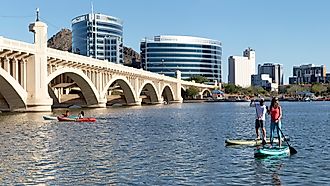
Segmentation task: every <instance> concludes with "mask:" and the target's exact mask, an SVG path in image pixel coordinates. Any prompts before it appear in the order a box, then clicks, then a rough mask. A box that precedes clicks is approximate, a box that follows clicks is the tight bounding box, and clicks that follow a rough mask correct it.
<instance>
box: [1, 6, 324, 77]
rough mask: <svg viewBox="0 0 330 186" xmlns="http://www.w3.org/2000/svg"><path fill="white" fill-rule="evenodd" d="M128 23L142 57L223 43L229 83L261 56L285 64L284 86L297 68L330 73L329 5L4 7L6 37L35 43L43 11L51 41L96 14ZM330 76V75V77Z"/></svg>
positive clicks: (127, 34)
mask: <svg viewBox="0 0 330 186" xmlns="http://www.w3.org/2000/svg"><path fill="white" fill-rule="evenodd" d="M91 4H93V9H94V12H95V13H103V14H106V15H111V16H114V17H118V18H120V19H122V20H123V22H124V25H123V26H124V45H125V46H128V47H132V48H133V49H134V50H135V51H137V52H139V51H140V49H139V42H140V41H141V40H142V39H143V38H145V37H148V38H152V37H153V36H155V35H188V36H197V37H204V38H209V39H215V40H219V41H221V43H222V50H223V55H222V76H223V82H227V80H228V78H227V77H228V57H229V56H231V55H239V56H241V55H242V52H243V51H244V49H246V48H247V47H251V48H253V49H254V50H255V51H256V64H263V63H266V62H272V63H280V64H283V68H284V82H285V83H288V78H289V77H290V76H292V67H293V66H294V65H296V66H297V65H301V64H310V63H313V64H315V65H326V67H329V68H330V60H329V57H328V56H327V55H328V53H330V21H329V20H330V11H329V9H330V1H328V0H314V1H311V0H276V1H266V0H249V1H248V0H94V1H91V0H56V1H50V0H48V1H47V0H24V1H21V0H10V1H3V2H1V7H0V25H1V27H0V36H3V37H6V38H10V39H15V40H20V41H25V42H30V43H32V42H33V34H32V33H30V32H29V31H28V25H29V23H31V22H33V21H34V20H35V10H36V8H39V9H40V18H41V21H43V22H45V23H46V24H47V25H48V37H49V38H50V37H51V36H53V35H54V34H56V33H57V32H58V31H59V30H61V28H70V29H71V19H72V18H74V17H76V16H79V15H83V14H86V13H90V12H91V9H92V8H91ZM328 72H329V71H328Z"/></svg>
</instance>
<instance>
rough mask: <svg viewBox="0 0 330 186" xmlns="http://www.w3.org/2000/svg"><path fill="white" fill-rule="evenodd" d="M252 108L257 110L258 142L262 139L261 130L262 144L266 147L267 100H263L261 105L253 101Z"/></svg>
mask: <svg viewBox="0 0 330 186" xmlns="http://www.w3.org/2000/svg"><path fill="white" fill-rule="evenodd" d="M250 106H251V107H255V108H256V122H255V130H256V134H257V140H258V139H260V135H259V128H261V130H262V144H263V145H264V144H266V129H265V120H266V113H267V110H268V109H267V107H266V105H265V100H264V99H263V98H261V99H260V100H259V103H255V102H254V101H251V103H250Z"/></svg>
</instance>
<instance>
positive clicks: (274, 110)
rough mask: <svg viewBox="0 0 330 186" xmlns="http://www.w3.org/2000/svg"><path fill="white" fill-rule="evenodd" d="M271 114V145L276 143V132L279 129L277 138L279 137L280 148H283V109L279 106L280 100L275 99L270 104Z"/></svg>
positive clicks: (269, 112)
mask: <svg viewBox="0 0 330 186" xmlns="http://www.w3.org/2000/svg"><path fill="white" fill-rule="evenodd" d="M268 114H270V145H271V146H273V141H274V131H275V128H276V129H277V137H278V146H279V147H281V144H282V140H281V133H280V129H281V118H282V108H281V106H280V104H279V101H278V98H277V97H274V98H273V99H272V102H271V104H270V108H269V111H268Z"/></svg>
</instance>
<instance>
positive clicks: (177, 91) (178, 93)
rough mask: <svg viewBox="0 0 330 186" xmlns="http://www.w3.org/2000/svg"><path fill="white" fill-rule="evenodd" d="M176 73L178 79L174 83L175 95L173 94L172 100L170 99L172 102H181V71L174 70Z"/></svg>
mask: <svg viewBox="0 0 330 186" xmlns="http://www.w3.org/2000/svg"><path fill="white" fill-rule="evenodd" d="M175 73H176V79H178V82H177V83H176V87H175V95H174V101H171V102H172V103H182V102H183V99H182V97H181V72H180V71H179V70H177V71H175Z"/></svg>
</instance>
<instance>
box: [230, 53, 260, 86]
mask: <svg viewBox="0 0 330 186" xmlns="http://www.w3.org/2000/svg"><path fill="white" fill-rule="evenodd" d="M255 64H256V54H255V51H254V50H253V49H251V48H248V49H246V50H244V51H243V56H230V57H229V58H228V83H231V84H235V85H238V86H241V87H249V86H251V75H254V74H255V71H256V70H255Z"/></svg>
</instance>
